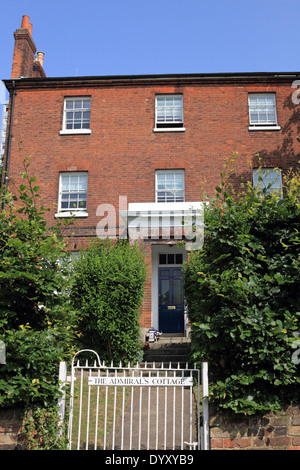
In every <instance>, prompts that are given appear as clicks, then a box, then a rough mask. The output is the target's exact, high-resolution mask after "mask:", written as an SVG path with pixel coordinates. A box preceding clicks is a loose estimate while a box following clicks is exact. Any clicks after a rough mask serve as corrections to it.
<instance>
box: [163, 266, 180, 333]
mask: <svg viewBox="0 0 300 470" xmlns="http://www.w3.org/2000/svg"><path fill="white" fill-rule="evenodd" d="M158 281H159V287H158V296H159V302H158V303H159V305H158V307H159V329H160V330H161V331H162V332H163V333H183V332H184V297H183V272H182V269H181V268H180V267H168V266H166V267H163V268H162V267H160V268H159V269H158Z"/></svg>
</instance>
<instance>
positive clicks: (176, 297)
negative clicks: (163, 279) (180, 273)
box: [173, 279, 183, 305]
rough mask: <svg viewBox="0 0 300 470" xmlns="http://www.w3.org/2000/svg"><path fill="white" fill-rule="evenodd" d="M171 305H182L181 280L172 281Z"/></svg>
mask: <svg viewBox="0 0 300 470" xmlns="http://www.w3.org/2000/svg"><path fill="white" fill-rule="evenodd" d="M173 303H174V304H175V305H181V304H183V287H182V281H181V279H174V281H173Z"/></svg>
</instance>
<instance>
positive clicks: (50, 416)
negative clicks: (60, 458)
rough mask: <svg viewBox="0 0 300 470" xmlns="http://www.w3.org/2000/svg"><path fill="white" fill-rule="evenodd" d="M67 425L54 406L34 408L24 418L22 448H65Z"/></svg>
mask: <svg viewBox="0 0 300 470" xmlns="http://www.w3.org/2000/svg"><path fill="white" fill-rule="evenodd" d="M67 448H68V439H67V426H66V424H65V423H61V422H60V420H59V416H58V412H57V409H56V407H51V408H49V409H46V410H44V409H36V410H34V411H33V412H31V413H29V414H28V416H27V417H26V419H25V420H24V431H23V433H22V450H67Z"/></svg>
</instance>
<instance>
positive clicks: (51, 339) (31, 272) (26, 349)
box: [0, 161, 75, 409]
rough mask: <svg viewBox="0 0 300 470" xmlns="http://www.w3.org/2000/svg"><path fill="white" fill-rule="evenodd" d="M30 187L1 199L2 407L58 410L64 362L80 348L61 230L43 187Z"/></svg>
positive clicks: (30, 183)
mask: <svg viewBox="0 0 300 470" xmlns="http://www.w3.org/2000/svg"><path fill="white" fill-rule="evenodd" d="M27 167H28V162H27V161H25V171H24V172H23V173H22V177H23V179H24V184H22V185H21V186H20V187H19V188H18V189H16V190H15V191H14V193H12V192H11V191H8V190H7V189H6V188H2V190H1V193H0V204H1V207H2V210H1V212H0V341H2V342H3V343H4V345H5V351H6V357H5V364H0V407H7V406H9V407H14V406H22V407H24V408H28V409H32V408H34V407H39V406H42V407H43V406H52V405H53V404H55V403H56V400H57V397H58V367H59V361H61V360H65V359H66V358H67V357H68V356H69V354H70V351H71V348H72V345H73V343H74V334H73V332H74V330H75V323H74V321H75V316H74V315H73V313H72V311H71V309H70V303H69V297H68V296H69V291H68V289H69V286H68V270H67V264H66V263H65V262H64V261H63V260H61V262H60V263H58V260H59V259H61V253H62V251H63V250H64V248H65V247H66V244H65V242H64V239H63V237H62V236H61V224H60V223H58V224H57V225H55V226H54V227H47V223H46V219H45V212H46V209H44V208H43V207H42V206H41V207H40V205H39V201H40V199H39V198H40V195H39V187H38V186H37V185H36V184H35V178H34V177H29V176H28V175H27Z"/></svg>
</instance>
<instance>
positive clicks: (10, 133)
mask: <svg viewBox="0 0 300 470" xmlns="http://www.w3.org/2000/svg"><path fill="white" fill-rule="evenodd" d="M15 96H16V84H15V81H14V80H13V82H12V92H11V108H10V119H9V134H8V137H7V149H6V162H5V168H4V175H5V176H4V185H5V189H4V193H5V194H6V191H7V184H8V181H9V176H8V172H9V161H10V148H11V138H12V124H13V115H14V107H15ZM4 205H5V203H4V202H3V204H2V209H4Z"/></svg>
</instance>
